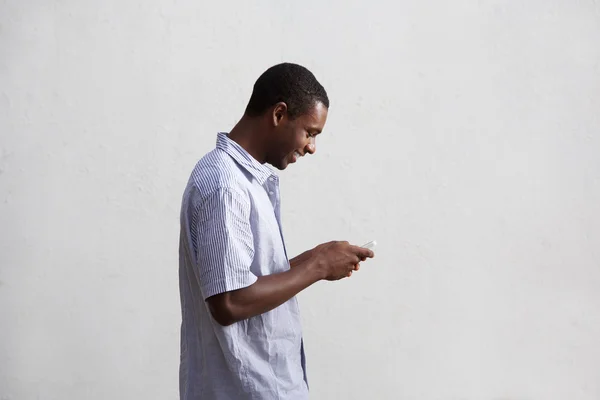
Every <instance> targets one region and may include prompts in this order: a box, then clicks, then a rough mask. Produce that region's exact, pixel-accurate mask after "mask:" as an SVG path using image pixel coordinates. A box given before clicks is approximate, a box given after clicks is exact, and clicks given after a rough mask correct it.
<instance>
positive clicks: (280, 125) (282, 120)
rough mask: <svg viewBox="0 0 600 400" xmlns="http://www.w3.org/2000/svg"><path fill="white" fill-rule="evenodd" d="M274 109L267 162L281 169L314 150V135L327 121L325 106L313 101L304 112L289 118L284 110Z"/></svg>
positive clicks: (319, 131)
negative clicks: (311, 105) (273, 125)
mask: <svg viewBox="0 0 600 400" xmlns="http://www.w3.org/2000/svg"><path fill="white" fill-rule="evenodd" d="M278 112H279V111H278V110H277V108H276V109H275V111H274V115H273V118H274V121H275V129H274V132H273V136H272V138H273V139H272V146H270V151H269V154H268V157H267V162H268V163H269V164H271V165H272V166H274V167H275V168H277V169H280V170H283V169H285V168H286V167H287V166H288V165H289V164H290V163H295V162H296V161H297V160H298V159H299V158H300V157H303V156H304V155H305V154H307V153H308V154H313V153H314V152H315V151H316V149H317V148H316V143H315V137H316V136H317V135H318V134H319V133H321V131H322V130H323V127H324V126H325V122H326V121H327V107H325V106H324V105H323V103H320V102H319V103H315V105H314V106H313V107H311V108H310V109H309V110H308V111H307V112H306V113H304V114H303V115H299V116H298V117H296V118H295V119H289V118H288V116H287V113H286V112H285V110H283V112H282V113H281V114H278Z"/></svg>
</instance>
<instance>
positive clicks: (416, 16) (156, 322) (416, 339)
mask: <svg viewBox="0 0 600 400" xmlns="http://www.w3.org/2000/svg"><path fill="white" fill-rule="evenodd" d="M599 43H600V9H599V8H598V3H597V2H594V1H591V0H588V1H583V0H582V1H573V0H558V1H541V0H534V1H528V2H523V1H453V2H447V1H439V0H438V1H430V2H417V1H400V2H384V1H379V2H368V5H367V4H365V3H364V2H360V1H344V2H341V1H338V2H320V1H308V0H307V1H303V2H275V1H261V2H243V1H239V2H195V1H189V0H179V1H157V0H146V1H141V0H119V1H117V0H103V1H91V0H80V1H68V0H67V1H56V0H54V1H50V0H44V1H42V0H38V1H34V0H8V1H7V0H4V1H1V2H0V235H1V236H0V399H2V400H33V399H44V400H53V399H60V400H64V399H86V400H105V399H176V398H177V386H178V383H177V368H178V357H179V353H178V352H179V347H178V346H179V337H178V333H179V331H178V329H179V321H180V314H179V298H178V287H177V245H178V234H179V231H178V212H179V204H180V199H181V194H182V190H183V187H184V185H185V182H186V180H187V178H188V174H189V172H190V170H191V168H192V166H193V165H194V163H195V162H196V160H197V159H198V158H199V157H201V156H202V155H203V154H204V153H205V152H207V151H209V150H210V149H212V148H213V146H214V142H215V138H216V132H217V131H219V130H228V129H230V128H231V126H232V125H233V124H234V123H235V122H236V120H237V119H238V118H239V116H240V115H241V113H242V111H243V109H244V106H245V104H246V101H247V99H248V97H249V95H250V91H251V88H252V84H253V83H254V80H255V79H256V77H257V76H258V75H259V74H260V73H261V72H262V71H263V70H264V69H265V68H267V67H268V66H270V65H272V64H274V63H277V62H281V61H294V62H298V63H301V64H304V65H306V66H307V67H309V68H310V69H312V70H313V71H314V73H315V74H316V75H317V77H318V78H319V79H320V80H321V81H322V83H323V84H324V85H325V87H326V88H327V90H328V91H329V94H330V97H331V109H330V118H329V121H328V124H327V126H326V130H325V132H324V133H323V135H322V136H321V137H320V139H319V141H318V150H317V154H316V155H315V156H313V157H309V158H307V159H303V160H301V162H299V163H298V164H296V165H292V166H291V168H290V169H289V170H287V171H285V172H284V173H282V174H281V175H282V185H283V186H282V191H283V218H284V224H285V234H286V239H287V242H288V246H289V250H290V252H291V253H293V254H296V253H298V252H300V251H302V250H304V249H306V248H309V247H312V246H314V245H316V244H318V243H320V242H322V241H326V240H331V239H348V240H350V241H353V242H356V243H359V244H360V243H363V242H367V241H369V240H372V239H377V240H378V242H379V246H378V248H377V249H376V250H377V258H376V259H375V260H373V261H372V262H368V263H366V264H365V265H364V266H363V268H362V269H361V271H360V272H359V273H357V274H355V275H354V276H353V277H352V278H351V279H349V280H345V281H342V282H338V283H319V284H317V285H315V286H314V287H312V288H310V289H308V290H307V291H306V292H305V293H303V294H302V295H301V296H300V301H301V306H302V311H303V317H304V326H305V334H306V347H307V353H308V365H309V378H310V380H311V389H312V398H314V399H418V400H428V399H431V400H433V399H473V400H482V399H495V400H499V399H504V400H506V399H512V400H517V399H518V400H522V399H542V400H552V399H556V400H564V399H570V400H576V399H598V398H600V376H599V375H598V371H599V370H600V291H599V290H598V287H599V285H600V206H599V204H600V156H599V154H600V137H599V131H600V79H599V73H600V69H599V68H600V67H599V65H600V45H599Z"/></svg>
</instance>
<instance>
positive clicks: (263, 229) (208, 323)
mask: <svg viewBox="0 0 600 400" xmlns="http://www.w3.org/2000/svg"><path fill="white" fill-rule="evenodd" d="M289 268H290V264H289V261H288V257H287V254H286V249H285V244H284V240H283V233H282V230H281V219H280V197H279V179H278V177H277V176H276V175H275V174H274V173H273V171H272V170H271V169H270V168H269V167H267V166H266V165H263V164H261V163H259V162H258V161H257V160H255V159H254V158H253V157H252V156H250V155H249V154H248V153H247V152H246V151H245V150H244V149H243V148H242V147H241V146H239V145H238V144H237V143H236V142H234V141H232V140H230V139H229V137H228V136H227V134H225V133H219V134H218V136H217V146H216V148H215V149H214V150H212V151H211V152H209V153H208V154H206V155H205V156H204V157H203V158H202V159H201V160H200V161H199V162H198V163H197V165H196V167H195V168H194V170H193V172H192V174H191V177H190V179H189V182H188V185H187V187H186V189H185V192H184V195H183V201H182V207H181V232H180V244H179V288H180V296H181V309H182V324H181V359H180V371H179V389H180V398H181V399H182V400H197V399H215V400H220V399H236V400H241V399H286V400H287V399H292V400H294V399H307V398H308V384H307V380H306V366H305V357H304V347H303V342H302V330H301V326H300V313H299V309H298V303H297V300H296V298H295V297H294V298H292V299H290V300H289V301H287V302H285V303H284V304H282V305H281V306H279V307H277V308H275V309H273V310H271V311H269V312H266V313H264V314H261V315H258V316H255V317H252V318H249V319H247V320H243V321H240V322H237V323H234V324H232V325H229V326H225V327H224V326H221V325H219V324H218V323H217V322H216V321H215V320H214V319H213V318H212V316H211V314H210V311H209V309H208V306H207V303H206V302H205V300H206V299H207V298H208V297H210V296H213V295H215V294H218V293H222V292H226V291H231V290H236V289H241V288H244V287H247V286H249V285H252V284H253V283H254V282H256V280H257V279H258V277H259V276H263V275H269V274H273V273H278V272H283V271H286V270H289Z"/></svg>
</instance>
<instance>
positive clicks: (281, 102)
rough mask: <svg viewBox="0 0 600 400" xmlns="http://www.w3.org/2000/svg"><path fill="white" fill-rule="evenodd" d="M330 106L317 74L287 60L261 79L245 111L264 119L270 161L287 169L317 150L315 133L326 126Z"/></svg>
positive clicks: (271, 69) (254, 116) (277, 166)
mask: <svg viewBox="0 0 600 400" xmlns="http://www.w3.org/2000/svg"><path fill="white" fill-rule="evenodd" d="M328 109H329V98H328V97H327V92H326V91H325V89H324V88H323V86H322V85H321V84H320V83H319V82H318V81H317V79H316V78H315V76H314V75H313V74H312V73H311V72H310V71H309V70H308V69H306V68H304V67H302V66H300V65H297V64H291V63H283V64H278V65H275V66H273V67H271V68H269V69H268V70H266V71H265V72H264V73H263V74H262V75H261V76H260V77H259V78H258V80H257V81H256V83H255V84H254V90H253V91H252V96H251V97H250V101H249V102H248V106H247V107H246V112H245V114H246V116H248V117H251V118H257V117H260V118H264V121H265V129H266V130H267V132H265V134H266V137H267V139H268V143H267V154H266V162H268V163H269V164H271V165H273V166H274V167H275V168H278V169H285V168H286V167H287V165H288V164H289V163H290V162H295V161H296V159H297V157H300V156H303V155H304V154H306V153H309V154H312V153H314V152H315V150H316V147H315V136H316V135H318V134H319V133H321V131H322V130H323V127H324V126H325V121H326V120H327V112H328Z"/></svg>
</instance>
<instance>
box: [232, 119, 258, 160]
mask: <svg viewBox="0 0 600 400" xmlns="http://www.w3.org/2000/svg"><path fill="white" fill-rule="evenodd" d="M261 125H262V121H261V120H260V118H250V117H248V116H246V115H244V116H243V117H242V119H240V121H239V122H238V123H237V124H236V125H235V126H234V127H233V129H231V132H229V139H231V140H233V141H234V142H236V143H237V144H239V145H240V146H241V147H242V148H243V149H244V150H246V151H247V152H248V153H249V154H250V155H251V156H252V157H254V159H256V160H257V161H258V162H259V163H261V164H264V163H265V162H266V158H267V152H266V149H265V146H264V143H265V141H264V138H263V136H264V128H263V127H262V126H261Z"/></svg>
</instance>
